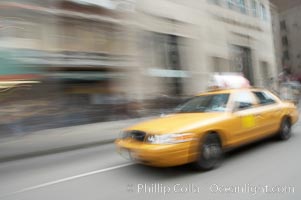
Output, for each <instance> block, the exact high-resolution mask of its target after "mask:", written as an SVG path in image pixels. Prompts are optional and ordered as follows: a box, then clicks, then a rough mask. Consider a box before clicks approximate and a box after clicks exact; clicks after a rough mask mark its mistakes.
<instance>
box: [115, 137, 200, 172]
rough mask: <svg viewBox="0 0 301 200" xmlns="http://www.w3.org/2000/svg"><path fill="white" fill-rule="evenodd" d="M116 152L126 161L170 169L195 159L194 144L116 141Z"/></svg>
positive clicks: (192, 142)
mask: <svg viewBox="0 0 301 200" xmlns="http://www.w3.org/2000/svg"><path fill="white" fill-rule="evenodd" d="M115 144H116V147H117V152H118V153H120V154H121V155H122V156H123V157H125V158H126V159H129V160H132V161H134V162H137V163H141V164H144V165H150V166H156V167H171V166H177V165H183V164H187V163H190V162H193V161H195V160H196V158H197V151H196V142H194V141H190V142H183V143H178V144H164V145H162V144H146V143H143V142H137V141H127V140H121V139H117V140H116V141H115Z"/></svg>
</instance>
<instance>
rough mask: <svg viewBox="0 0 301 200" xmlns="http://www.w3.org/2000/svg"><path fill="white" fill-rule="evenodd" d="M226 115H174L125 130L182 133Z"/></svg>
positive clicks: (218, 119) (216, 120)
mask: <svg viewBox="0 0 301 200" xmlns="http://www.w3.org/2000/svg"><path fill="white" fill-rule="evenodd" d="M225 117H226V113H175V114H169V115H166V116H162V117H160V118H156V119H152V120H149V121H145V122H142V123H139V124H136V125H133V126H131V127H129V128H127V129H126V130H140V131H145V132H147V133H152V134H165V133H182V132H185V131H189V130H193V129H195V128H199V127H202V126H205V125H209V124H212V123H215V122H218V121H220V120H222V119H224V118H225Z"/></svg>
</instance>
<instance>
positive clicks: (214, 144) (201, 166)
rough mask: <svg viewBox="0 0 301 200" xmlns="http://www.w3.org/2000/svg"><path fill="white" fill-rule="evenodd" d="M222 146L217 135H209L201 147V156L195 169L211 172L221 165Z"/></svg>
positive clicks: (195, 164)
mask: <svg viewBox="0 0 301 200" xmlns="http://www.w3.org/2000/svg"><path fill="white" fill-rule="evenodd" d="M222 155H223V152H222V146H221V141H220V138H219V136H218V135H217V134H208V135H206V136H205V138H204V140H203V142H202V143H201V145H200V154H199V156H198V159H197V161H196V162H195V163H194V167H195V168H196V169H198V170H211V169H213V168H216V167H217V166H219V165H220V163H221V160H222Z"/></svg>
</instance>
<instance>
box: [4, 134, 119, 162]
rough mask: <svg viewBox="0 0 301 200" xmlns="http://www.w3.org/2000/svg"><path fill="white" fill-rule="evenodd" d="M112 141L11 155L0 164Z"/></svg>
mask: <svg viewBox="0 0 301 200" xmlns="http://www.w3.org/2000/svg"><path fill="white" fill-rule="evenodd" d="M114 141H115V139H108V140H103V141H97V142H91V143H86V144H78V145H72V146H67V147H60V148H55V149H48V150H42V151H37V152H29V153H24V154H19V155H12V156H7V157H2V158H0V163H3V162H9V161H16V160H22V159H27V158H35V157H39V156H45V155H51V154H56V153H63V152H68V151H74V150H79V149H86V148H91V147H96V146H100V145H105V144H111V143H113V142H114Z"/></svg>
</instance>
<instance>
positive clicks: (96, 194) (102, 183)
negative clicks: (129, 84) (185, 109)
mask: <svg viewBox="0 0 301 200" xmlns="http://www.w3.org/2000/svg"><path fill="white" fill-rule="evenodd" d="M300 132H301V124H297V125H296V126H295V128H294V129H293V133H294V134H293V136H292V138H291V139H290V140H289V141H285V142H280V141H276V140H272V139H270V140H265V141H263V142H259V143H256V144H253V145H250V146H248V147H245V148H242V149H239V150H236V151H233V152H231V153H227V154H226V156H225V160H224V162H223V164H222V166H220V167H219V168H217V169H215V170H213V171H209V172H197V171H195V170H193V169H192V168H191V167H190V166H189V165H185V166H180V167H174V168H152V167H146V166H142V165H138V164H133V163H131V162H129V161H127V160H125V159H123V158H122V157H120V156H119V155H118V154H117V153H116V152H115V147H114V145H113V144H107V145H102V146H99V147H93V148H88V149H80V150H75V151H70V152H64V153H58V154H52V155H46V156H40V157H35V158H29V159H23V160H17V161H10V162H3V163H0V199H1V200H2V199H5V200H12V199H18V200H25V199H26V200H36V199H37V200H41V199H43V200H48V199H49V200H53V199H55V200H60V199H62V200H67V199H72V200H77V199H81V200H102V199H108V200H114V199H200V200H201V199H206V200H207V199H251V198H256V199H273V200H274V199H285V200H289V199H296V200H299V199H301V172H300V169H301V156H300V152H301V150H300V148H301V134H300Z"/></svg>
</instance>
